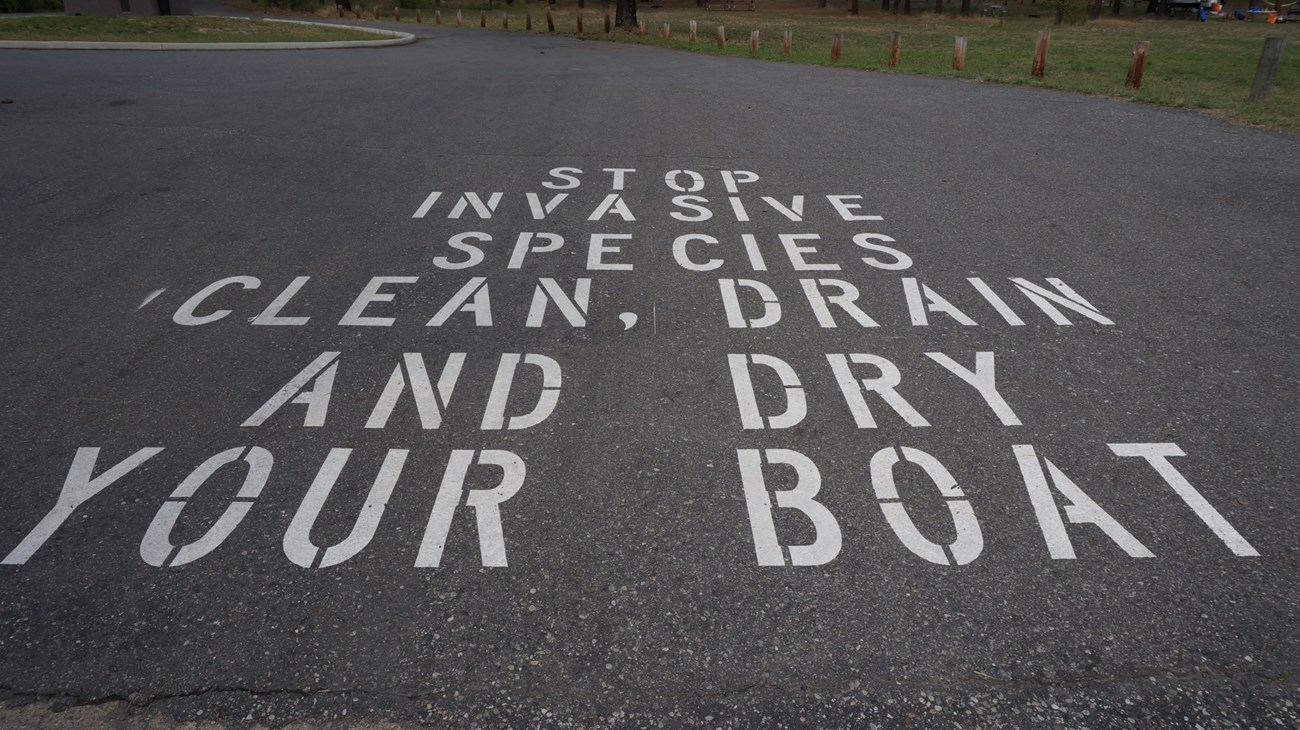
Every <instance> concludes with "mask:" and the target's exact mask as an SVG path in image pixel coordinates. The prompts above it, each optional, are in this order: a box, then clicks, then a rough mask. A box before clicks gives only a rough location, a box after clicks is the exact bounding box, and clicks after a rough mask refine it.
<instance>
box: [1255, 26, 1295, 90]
mask: <svg viewBox="0 0 1300 730" xmlns="http://www.w3.org/2000/svg"><path fill="white" fill-rule="evenodd" d="M1285 49H1286V36H1274V37H1272V38H1265V39H1264V50H1262V51H1260V54H1259V65H1258V66H1256V67H1255V82H1254V83H1252V84H1251V85H1250V98H1251V99H1252V100H1255V101H1263V100H1264V99H1267V98H1268V97H1270V96H1272V95H1273V84H1274V83H1276V82H1277V70H1278V69H1279V68H1280V67H1281V66H1282V51H1283V50H1285Z"/></svg>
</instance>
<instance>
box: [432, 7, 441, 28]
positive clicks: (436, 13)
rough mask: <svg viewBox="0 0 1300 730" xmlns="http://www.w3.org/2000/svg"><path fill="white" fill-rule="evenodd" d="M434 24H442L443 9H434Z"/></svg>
mask: <svg viewBox="0 0 1300 730" xmlns="http://www.w3.org/2000/svg"><path fill="white" fill-rule="evenodd" d="M433 24H434V25H442V11H441V10H434V11H433Z"/></svg>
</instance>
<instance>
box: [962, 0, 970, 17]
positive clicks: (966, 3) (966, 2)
mask: <svg viewBox="0 0 1300 730" xmlns="http://www.w3.org/2000/svg"><path fill="white" fill-rule="evenodd" d="M961 14H962V16H963V17H964V16H968V15H970V0H961Z"/></svg>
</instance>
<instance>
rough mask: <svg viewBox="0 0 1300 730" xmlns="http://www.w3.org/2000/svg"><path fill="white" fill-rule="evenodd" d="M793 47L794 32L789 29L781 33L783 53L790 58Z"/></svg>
mask: <svg viewBox="0 0 1300 730" xmlns="http://www.w3.org/2000/svg"><path fill="white" fill-rule="evenodd" d="M793 47H794V33H792V32H790V31H788V30H787V31H785V32H784V33H782V34H781V53H782V54H784V55H785V57H786V58H789V57H790V52H791V50H793Z"/></svg>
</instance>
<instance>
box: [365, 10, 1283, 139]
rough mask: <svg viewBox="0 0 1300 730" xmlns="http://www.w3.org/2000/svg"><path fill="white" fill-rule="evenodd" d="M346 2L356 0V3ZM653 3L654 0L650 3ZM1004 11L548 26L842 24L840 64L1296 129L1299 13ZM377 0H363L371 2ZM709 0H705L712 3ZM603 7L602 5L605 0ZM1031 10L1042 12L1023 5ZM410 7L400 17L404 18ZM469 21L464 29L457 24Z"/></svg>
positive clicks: (769, 53)
mask: <svg viewBox="0 0 1300 730" xmlns="http://www.w3.org/2000/svg"><path fill="white" fill-rule="evenodd" d="M355 4H356V3H355V2H354V5H355ZM392 4H393V3H392V2H390V1H386V2H380V3H378V5H379V7H380V8H382V9H384V15H385V16H386V17H387V18H388V20H389V21H391V19H392ZM656 4H658V3H656ZM1007 5H1008V8H1009V9H1010V11H1011V13H1012V15H1011V16H1010V17H1007V18H1004V19H1002V21H999V20H997V19H994V18H987V17H973V18H960V17H956V16H955V15H953V14H951V13H949V14H946V15H940V16H936V15H934V14H933V12H932V10H931V8H930V7H926V6H920V5H919V4H918V5H917V6H916V8H915V9H914V10H913V13H912V15H910V16H902V15H898V16H895V15H891V14H888V13H885V12H882V11H881V10H880V9H879V8H880V5H879V4H878V3H868V2H865V1H864V2H863V3H862V14H861V15H858V16H856V17H855V16H852V15H849V14H848V13H847V9H848V5H847V3H846V2H844V1H843V0H839V2H835V3H831V4H830V6H829V7H827V8H825V9H818V8H816V6H815V3H814V2H811V1H810V2H806V3H791V2H783V3H781V4H778V3H776V2H772V1H771V0H768V1H767V2H764V0H759V10H758V11H757V12H747V11H736V12H724V11H721V10H712V11H706V10H704V9H703V8H698V7H696V6H695V3H694V2H690V3H689V4H685V3H682V2H681V0H677V1H676V2H675V3H671V4H669V3H665V7H664V8H660V9H651V8H650V7H649V4H648V3H644V2H642V3H641V4H640V9H639V11H638V16H639V17H640V18H641V19H642V20H644V21H645V23H646V37H645V38H644V39H641V38H639V37H638V36H637V34H636V33H635V32H632V33H629V32H627V31H623V30H620V29H617V28H616V29H614V31H613V32H612V33H610V34H608V35H606V34H605V33H604V28H603V15H604V11H603V10H602V9H601V7H600V3H599V2H594V1H592V0H588V2H587V6H588V7H587V8H586V9H585V10H583V11H579V10H578V9H577V8H576V7H575V3H574V2H573V0H565V3H564V4H563V5H560V6H556V7H555V9H554V11H553V12H554V17H555V22H556V32H557V33H560V34H565V35H576V20H575V18H574V16H575V14H576V13H578V12H583V13H584V16H585V18H584V30H585V31H586V32H585V33H584V34H583V35H582V37H584V38H589V39H600V40H613V41H621V42H628V43H644V44H646V45H657V46H663V45H668V46H670V47H673V48H678V49H682V50H690V51H695V52H699V53H727V54H730V55H737V56H748V55H750V54H749V49H748V40H749V32H750V31H751V30H758V31H759V32H760V37H761V44H760V48H759V52H758V54H757V55H758V57H759V58H764V59H769V60H774V61H784V58H783V57H782V52H781V32H782V31H784V30H790V31H792V32H793V33H794V53H793V55H792V58H791V59H790V60H791V61H793V62H795V63H809V64H818V65H830V47H831V38H832V37H833V36H834V34H836V33H842V34H843V35H844V52H843V56H842V58H841V61H840V63H839V65H841V66H847V67H853V68H863V69H870V70H875V71H892V72H900V73H913V74H924V75H928V76H947V77H958V78H966V79H974V80H980V81H987V82H996V83H1002V84H1025V85H1032V86H1041V87H1045V88H1051V89H1063V90H1067V91H1074V92H1079V93H1085V94H1100V95H1104V96H1111V97H1121V98H1129V99H1134V100H1136V101H1140V102H1146V103H1151V104H1160V105H1164V106H1172V107H1182V108H1188V109H1197V110H1202V111H1205V112H1208V113H1212V114H1216V115H1220V116H1223V117H1225V118H1228V119H1231V120H1233V121H1236V122H1242V123H1246V124H1254V125H1259V126H1263V127H1268V128H1271V129H1277V130H1283V131H1287V132H1291V133H1293V134H1300V32H1298V31H1297V30H1296V29H1295V28H1296V26H1300V23H1290V24H1281V25H1267V24H1265V23H1264V22H1263V21H1262V20H1256V21H1251V22H1240V21H1234V20H1217V19H1211V20H1210V21H1209V22H1206V23H1200V22H1197V21H1195V20H1194V19H1193V18H1192V17H1191V16H1190V14H1179V16H1178V17H1175V18H1168V19H1166V18H1157V17H1153V16H1146V15H1145V14H1144V13H1143V12H1142V10H1143V9H1144V8H1145V3H1143V5H1142V6H1140V7H1139V8H1138V9H1136V10H1128V9H1126V11H1125V12H1126V13H1127V14H1128V15H1126V16H1125V17H1120V18H1112V17H1111V16H1110V10H1109V9H1108V8H1107V9H1105V10H1104V11H1103V15H1102V19H1101V20H1099V21H1088V22H1078V21H1080V20H1082V19H1083V18H1084V17H1086V16H1085V7H1086V6H1085V5H1083V4H1082V3H1080V2H1079V1H1078V0H1073V1H1072V3H1071V5H1070V6H1069V10H1068V11H1067V15H1066V17H1067V19H1069V20H1073V21H1075V22H1073V23H1066V24H1063V25H1058V26H1054V25H1052V15H1053V12H1052V6H1050V5H1047V4H1039V5H1037V6H1034V5H1018V4H1015V3H1014V2H1012V3H1007ZM374 6H375V3H373V2H372V3H367V7H368V8H373V7H374ZM720 6H721V3H720V2H715V3H714V7H715V8H716V7H720ZM458 7H459V8H461V9H463V10H464V15H465V25H466V27H467V29H472V30H478V26H479V11H480V9H487V15H488V28H489V29H497V30H499V29H500V28H501V13H502V12H509V14H510V18H511V19H510V30H511V31H512V32H514V31H521V30H522V29H523V27H524V23H523V20H524V18H523V16H524V14H525V13H529V14H531V15H532V17H533V32H535V33H545V32H546V22H545V17H544V16H545V12H546V5H545V3H544V2H536V3H533V2H522V1H521V2H515V3H514V4H513V5H501V4H497V5H495V7H491V8H489V7H488V6H485V5H471V4H465V5H459V6H458V5H456V4H454V3H453V4H451V5H443V6H442V15H443V25H453V24H454V22H455V13H456V9H457V8H458ZM959 7H960V4H959V3H954V2H952V0H948V2H947V3H945V9H946V10H949V11H955V10H956V9H957V8H959ZM611 12H612V8H611ZM1031 14H1041V16H1042V17H1040V18H1032V17H1028V16H1029V15H1031ZM412 16H413V13H412V12H410V11H407V12H404V13H403V14H402V19H403V21H410V20H412V19H413V17H412ZM432 16H433V12H432V10H431V9H430V10H426V11H425V12H424V22H426V23H430V22H432ZM690 20H696V21H698V27H699V43H697V44H695V45H691V44H689V43H687V40H686V38H687V26H688V22H689V21H690ZM665 22H667V23H670V24H671V26H672V40H671V41H669V42H668V43H665V42H664V41H663V40H662V39H661V37H660V34H661V32H662V27H663V24H664V23H665ZM719 25H723V26H725V27H726V29H727V49H726V50H725V51H722V50H719V49H718V48H717V42H716V39H715V33H716V29H717V26H719ZM1042 29H1048V30H1050V31H1051V32H1052V40H1051V51H1050V53H1049V56H1048V61H1047V73H1046V77H1045V78H1044V79H1042V80H1041V81H1040V80H1037V79H1033V78H1031V76H1030V73H1029V70H1030V61H1031V59H1032V57H1033V50H1034V39H1035V35H1036V34H1037V32H1038V31H1039V30H1042ZM892 31H900V32H901V33H902V34H903V41H902V54H901V58H900V62H899V64H898V66H897V67H896V68H895V69H892V70H891V69H890V68H889V66H888V63H887V59H888V52H889V37H890V33H891V32H892ZM467 32H468V31H467ZM958 35H963V36H966V37H967V38H968V39H969V46H968V50H967V58H966V68H965V70H964V71H962V72H960V73H959V72H955V71H953V70H952V47H953V38H954V36H958ZM1270 35H1286V36H1290V37H1291V39H1290V41H1288V47H1287V51H1286V54H1285V56H1284V59H1283V65H1282V69H1281V72H1280V74H1279V75H1278V81H1277V87H1276V90H1275V92H1274V94H1273V96H1272V98H1270V99H1269V100H1267V101H1263V102H1251V101H1248V96H1249V91H1250V84H1251V80H1252V79H1253V78H1254V74H1255V66H1256V63H1257V62H1258V59H1259V52H1260V48H1261V47H1262V46H1263V42H1264V38H1265V37H1266V36H1270ZM1139 40H1146V41H1150V42H1151V52H1150V56H1149V60H1148V62H1147V68H1146V76H1145V79H1144V81H1143V85H1142V88H1141V90H1139V91H1134V90H1132V89H1127V88H1125V86H1124V78H1125V75H1126V73H1127V71H1128V64H1129V57H1130V55H1131V52H1132V49H1133V44H1134V42H1136V41H1139Z"/></svg>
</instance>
